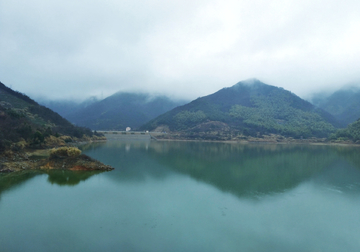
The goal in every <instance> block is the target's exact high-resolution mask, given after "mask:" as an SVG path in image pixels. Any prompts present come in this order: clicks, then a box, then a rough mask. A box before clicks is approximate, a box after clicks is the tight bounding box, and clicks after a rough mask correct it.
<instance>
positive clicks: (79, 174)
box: [47, 170, 102, 186]
mask: <svg viewBox="0 0 360 252" xmlns="http://www.w3.org/2000/svg"><path fill="white" fill-rule="evenodd" d="M101 172H102V171H67V170H49V171H48V172H47V174H48V175H49V177H48V181H49V182H50V183H51V184H57V185H60V186H75V185H77V184H79V183H80V182H81V181H85V180H87V179H88V178H90V177H91V176H93V175H95V174H99V173H101Z"/></svg>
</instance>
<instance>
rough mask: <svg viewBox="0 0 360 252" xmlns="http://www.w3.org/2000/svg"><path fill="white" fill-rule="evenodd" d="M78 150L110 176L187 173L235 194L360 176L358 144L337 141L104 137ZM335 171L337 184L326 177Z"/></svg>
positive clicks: (348, 181) (346, 180)
mask: <svg viewBox="0 0 360 252" xmlns="http://www.w3.org/2000/svg"><path fill="white" fill-rule="evenodd" d="M83 150H84V151H85V152H86V153H87V154H89V155H91V156H93V157H95V158H97V159H99V160H101V161H103V162H109V164H110V165H112V166H114V167H116V168H117V171H115V173H116V174H115V176H112V178H113V179H115V180H118V181H127V180H138V181H144V180H145V179H146V177H147V176H151V177H153V178H157V179H164V178H165V177H166V176H170V175H173V174H182V175H185V176H190V177H192V178H193V179H196V180H198V181H201V182H205V183H208V184H211V185H212V186H215V187H216V188H218V189H220V190H221V191H224V192H231V193H233V194H235V195H237V196H239V197H245V196H246V197H258V196H262V195H264V194H273V193H282V192H285V191H287V190H290V189H293V188H295V187H296V186H298V185H299V184H300V183H302V182H304V181H307V180H310V179H311V180H313V181H315V180H317V181H319V182H320V181H322V183H323V184H325V181H327V182H326V183H327V184H328V185H329V186H336V187H337V188H343V189H344V190H346V188H347V187H349V185H351V186H357V182H358V181H360V177H359V176H360V173H359V171H360V162H359V161H360V158H359V157H358V155H356V154H357V152H358V150H359V149H358V148H351V147H350V148H349V147H340V146H311V145H274V144H228V143H208V142H155V141H151V142H150V141H108V142H107V143H101V144H96V145H94V146H92V145H89V146H85V147H83ZM336 173H342V174H352V175H349V176H344V177H343V178H344V181H343V182H342V183H340V182H339V180H336V179H335V180H332V179H331V176H333V174H336Z"/></svg>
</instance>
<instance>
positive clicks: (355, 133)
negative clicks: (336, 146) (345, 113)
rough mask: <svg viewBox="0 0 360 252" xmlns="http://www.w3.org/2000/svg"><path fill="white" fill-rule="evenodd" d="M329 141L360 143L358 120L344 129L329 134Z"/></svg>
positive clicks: (359, 124)
mask: <svg viewBox="0 0 360 252" xmlns="http://www.w3.org/2000/svg"><path fill="white" fill-rule="evenodd" d="M330 139H331V140H340V141H351V142H354V143H360V118H359V119H358V120H357V121H355V122H353V123H350V124H349V125H348V126H347V127H346V128H345V129H339V130H337V131H336V132H335V133H334V134H331V136H330Z"/></svg>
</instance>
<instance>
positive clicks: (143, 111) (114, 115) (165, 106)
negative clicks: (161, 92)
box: [66, 93, 185, 130]
mask: <svg viewBox="0 0 360 252" xmlns="http://www.w3.org/2000/svg"><path fill="white" fill-rule="evenodd" d="M184 103H185V102H181V101H179V102H174V101H172V100H170V99H169V98H167V97H165V96H158V97H151V96H150V95H148V94H135V93H116V94H114V95H112V96H110V97H108V98H106V99H104V100H102V101H99V102H95V103H93V104H91V105H89V106H87V107H86V108H83V109H80V110H78V111H76V112H75V113H73V114H68V115H67V116H66V118H67V119H68V120H69V121H71V122H73V123H75V124H76V125H79V126H85V127H89V128H91V129H96V130H125V128H126V127H131V128H132V129H136V128H137V127H139V126H140V125H142V124H144V123H145V122H147V121H149V120H150V119H153V118H155V117H156V116H158V115H160V114H162V113H164V112H166V111H169V110H170V109H172V108H174V107H176V106H178V105H180V104H184Z"/></svg>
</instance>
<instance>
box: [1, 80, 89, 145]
mask: <svg viewBox="0 0 360 252" xmlns="http://www.w3.org/2000/svg"><path fill="white" fill-rule="evenodd" d="M50 136H52V137H53V138H52V139H53V141H55V142H58V141H60V139H58V138H61V137H62V136H64V137H65V136H66V137H67V139H68V140H67V141H72V140H73V139H72V138H83V137H92V136H93V133H92V131H91V130H90V129H86V128H80V127H76V126H74V125H72V124H71V123H70V122H69V121H67V120H66V119H64V118H62V117H61V116H60V115H59V114H57V113H55V112H53V111H52V110H50V109H48V108H46V107H44V106H41V105H39V104H38V103H37V102H35V101H34V100H32V99H30V98H29V97H28V96H26V95H24V94H21V93H19V92H17V91H14V90H12V89H10V88H8V87H6V86H5V85H4V84H3V83H1V82H0V151H3V150H5V149H6V148H9V147H11V146H13V147H14V144H15V143H17V142H21V144H20V145H19V147H24V145H32V146H39V145H41V144H43V143H44V142H45V140H46V138H49V137H50Z"/></svg>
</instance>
